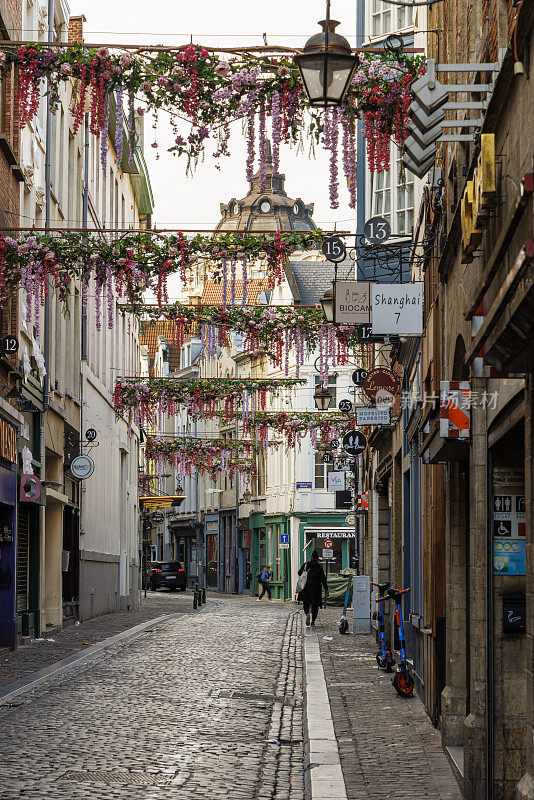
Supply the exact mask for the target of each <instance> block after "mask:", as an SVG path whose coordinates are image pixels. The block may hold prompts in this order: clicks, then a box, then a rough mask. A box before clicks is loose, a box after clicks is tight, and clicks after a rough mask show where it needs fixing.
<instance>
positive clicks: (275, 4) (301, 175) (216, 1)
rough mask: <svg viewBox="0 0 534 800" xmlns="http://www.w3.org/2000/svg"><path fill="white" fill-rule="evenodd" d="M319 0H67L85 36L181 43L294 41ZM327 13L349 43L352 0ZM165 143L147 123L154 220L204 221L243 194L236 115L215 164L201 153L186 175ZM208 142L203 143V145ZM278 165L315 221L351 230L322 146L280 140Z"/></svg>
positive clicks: (318, 9)
mask: <svg viewBox="0 0 534 800" xmlns="http://www.w3.org/2000/svg"><path fill="white" fill-rule="evenodd" d="M325 5H326V4H325V0H264V2H262V1H261V0H226V1H225V2H223V1H221V0H187V2H184V0H152V2H148V3H147V2H146V0H70V7H71V13H72V14H84V15H85V17H86V19H87V22H86V23H85V40H86V42H88V43H121V42H122V43H135V42H141V43H146V42H150V43H154V44H169V45H172V44H184V43H187V42H189V41H190V36H191V34H192V35H193V42H194V43H196V44H206V45H212V46H213V45H216V44H220V45H222V46H224V45H226V46H240V45H244V44H262V43H263V33H266V34H267V41H268V43H269V44H288V45H290V46H298V47H301V46H302V45H303V44H304V43H305V41H306V39H307V38H308V37H309V36H311V35H312V34H313V33H315V32H316V31H318V30H319V28H318V26H317V21H318V20H320V19H323V18H324V15H325ZM332 17H333V18H335V19H338V20H340V21H341V25H340V27H339V29H338V30H339V32H340V33H342V34H343V35H344V36H346V37H347V38H348V39H349V40H350V42H351V44H352V45H353V46H354V43H355V37H354V30H355V2H354V0H333V3H332ZM164 116H165V114H162V115H161V118H162V120H163V117H164ZM147 123H148V120H147ZM269 127H270V123H268V128H269ZM155 138H157V140H158V143H159V152H160V153H161V156H160V158H159V160H156V158H155V156H156V153H157V152H158V150H155V149H153V148H152V147H150V144H151V142H153V141H154V139H155ZM171 143H172V140H171V136H170V130H169V129H168V128H167V126H165V125H163V124H162V125H161V126H160V132H159V134H158V135H157V137H155V136H154V133H153V131H152V130H151V128H150V124H147V126H146V130H145V157H146V160H147V163H148V168H149V172H150V179H151V182H152V189H153V192H154V197H155V201H156V208H155V214H154V220H155V222H156V223H157V225H158V226H170V225H173V226H175V227H182V228H187V227H191V228H194V227H198V228H201V227H208V228H211V227H213V226H214V225H215V224H216V223H217V222H218V220H219V218H220V210H219V204H220V203H221V202H227V201H228V200H229V199H230V198H231V197H238V198H239V197H243V196H244V195H245V194H246V191H247V183H246V180H245V143H244V140H243V137H242V133H241V123H239V122H238V123H234V124H233V125H232V137H231V140H230V152H231V157H230V158H224V159H221V160H220V161H221V169H220V170H217V169H215V168H214V160H213V159H212V158H210V157H207V158H206V160H205V161H204V162H202V163H200V164H199V165H198V167H197V170H196V172H195V174H194V176H193V178H191V177H189V176H186V174H185V163H186V162H185V161H184V160H183V158H182V159H179V158H178V157H176V156H173V155H171V154H170V153H167V152H166V147H168V146H169V145H170V144H171ZM214 149H215V148H214V147H212V146H211V145H209V146H208V149H207V152H208V153H212V152H213V150H214ZM280 169H281V171H282V172H284V173H285V174H286V178H287V179H286V190H287V192H288V194H289V196H290V197H302V199H303V200H304V201H305V202H306V203H314V204H315V211H314V220H315V222H316V224H318V225H320V226H322V227H330V226H333V223H334V221H337V222H338V223H340V225H338V227H340V226H341V227H343V228H344V229H345V230H348V229H352V230H354V225H351V224H350V221H351V220H352V219H353V217H354V213H353V212H352V211H351V210H350V209H349V207H348V200H347V195H346V191H345V187H344V186H343V184H342V183H341V184H340V206H339V208H338V209H336V210H332V209H330V207H329V200H328V160H327V158H326V157H325V155H324V154H323V152H319V153H318V154H317V157H316V159H312V160H310V158H309V156H308V152H307V148H306V150H305V152H300V153H298V154H297V153H296V152H295V151H294V150H292V149H291V148H289V147H288V146H287V145H286V146H282V148H281V156H280ZM340 173H341V159H340Z"/></svg>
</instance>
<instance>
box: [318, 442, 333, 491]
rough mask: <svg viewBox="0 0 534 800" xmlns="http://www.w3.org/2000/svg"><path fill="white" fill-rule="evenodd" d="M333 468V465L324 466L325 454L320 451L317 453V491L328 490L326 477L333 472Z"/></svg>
mask: <svg viewBox="0 0 534 800" xmlns="http://www.w3.org/2000/svg"><path fill="white" fill-rule="evenodd" d="M332 466H333V465H332V464H323V453H322V452H321V451H320V450H316V451H315V481H314V488H315V489H326V484H327V477H326V476H327V475H328V473H329V472H332Z"/></svg>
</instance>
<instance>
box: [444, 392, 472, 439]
mask: <svg viewBox="0 0 534 800" xmlns="http://www.w3.org/2000/svg"><path fill="white" fill-rule="evenodd" d="M470 415H471V383H470V381H441V382H440V406H439V435H440V436H441V437H442V438H443V439H469V434H470V427H471V422H470V420H471V416H470Z"/></svg>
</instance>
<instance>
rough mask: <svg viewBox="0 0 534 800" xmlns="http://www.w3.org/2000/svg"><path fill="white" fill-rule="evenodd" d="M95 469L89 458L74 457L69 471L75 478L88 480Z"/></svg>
mask: <svg viewBox="0 0 534 800" xmlns="http://www.w3.org/2000/svg"><path fill="white" fill-rule="evenodd" d="M94 469H95V464H94V461H93V459H92V458H89V456H76V458H74V459H73V460H72V463H71V465H70V471H71V472H72V474H73V475H74V477H75V478H80V479H84V478H90V477H91V475H92V474H93V472H94Z"/></svg>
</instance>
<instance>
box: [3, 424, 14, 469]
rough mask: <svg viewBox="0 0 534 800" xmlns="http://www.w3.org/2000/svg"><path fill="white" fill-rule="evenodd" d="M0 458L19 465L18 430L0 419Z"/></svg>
mask: <svg viewBox="0 0 534 800" xmlns="http://www.w3.org/2000/svg"><path fill="white" fill-rule="evenodd" d="M0 458H3V459H4V460H5V461H10V462H11V463H12V464H16V463H17V429H16V428H15V427H14V426H13V425H10V424H9V422H6V420H5V419H0Z"/></svg>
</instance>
